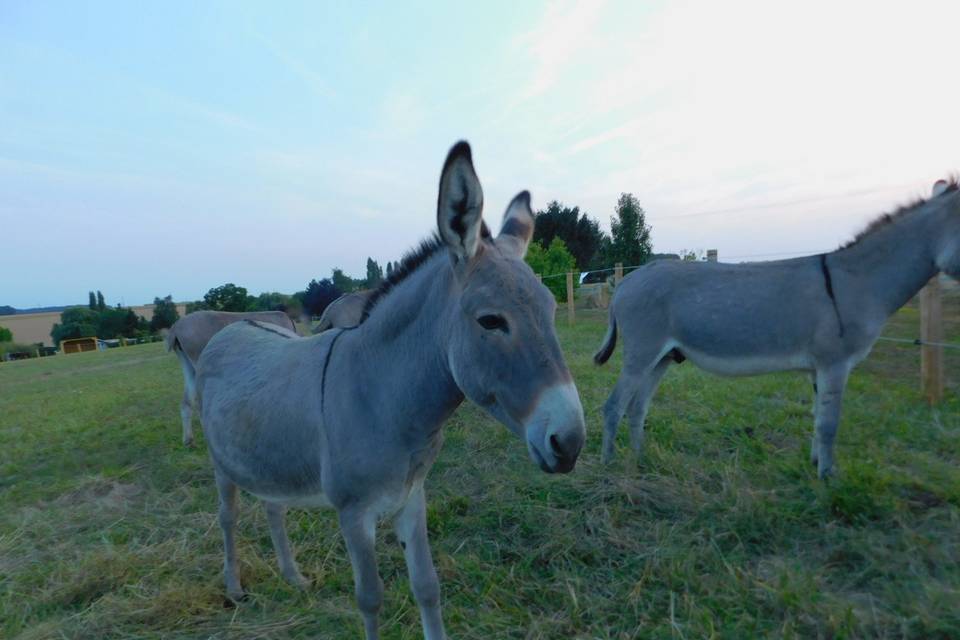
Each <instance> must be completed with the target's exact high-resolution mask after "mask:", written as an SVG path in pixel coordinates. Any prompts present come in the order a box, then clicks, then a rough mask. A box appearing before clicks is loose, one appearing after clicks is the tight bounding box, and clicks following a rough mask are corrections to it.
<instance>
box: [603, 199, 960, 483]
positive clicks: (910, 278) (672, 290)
mask: <svg viewBox="0 0 960 640" xmlns="http://www.w3.org/2000/svg"><path fill="white" fill-rule="evenodd" d="M940 271H943V272H945V273H947V274H948V275H951V276H953V277H958V276H960V193H958V191H957V182H956V181H955V180H954V181H951V182H949V183H948V182H945V181H942V180H941V181H940V182H938V183H937V184H936V185H935V187H934V191H933V197H931V198H930V199H928V200H921V201H919V202H917V203H915V204H912V205H909V206H906V207H903V208H901V209H900V210H899V211H897V212H896V213H894V214H892V215H886V216H883V217H881V218H879V219H878V220H875V221H874V222H873V223H871V224H870V226H869V227H867V229H866V230H865V231H863V232H862V233H861V234H860V235H858V236H857V238H856V239H855V240H853V241H852V242H851V243H849V244H848V245H846V246H844V247H841V248H840V249H838V250H836V251H833V252H831V253H826V254H821V255H816V256H808V257H804V258H796V259H793V260H779V261H776V262H758V263H748V264H718V263H714V262H698V263H691V262H681V261H676V260H671V261H658V262H653V263H651V264H648V265H646V266H644V267H642V268H640V269H638V270H636V271H634V272H633V273H631V274H630V275H628V276H627V277H626V278H624V280H623V282H622V283H621V284H620V286H619V287H617V290H616V292H615V293H614V297H613V302H612V303H611V305H610V325H609V329H608V330H607V335H606V337H605V338H604V341H603V345H602V346H601V348H600V350H599V351H598V352H597V354H596V355H595V356H594V361H595V362H596V363H597V364H603V363H604V362H606V361H607V359H608V358H609V357H610V355H611V354H612V353H613V349H614V347H615V346H616V341H617V332H618V330H619V331H622V332H623V338H624V356H623V370H622V372H621V374H620V378H619V380H617V384H616V386H615V387H614V390H613V392H612V393H611V394H610V397H609V399H608V400H607V402H606V405H605V406H604V432H603V454H602V455H603V460H604V461H609V460H610V459H611V458H612V457H613V453H614V439H615V437H616V433H617V427H618V425H619V422H620V419H621V418H622V417H623V415H624V412H627V413H628V416H629V422H630V439H631V444H632V446H633V448H634V450H635V451H636V452H637V453H639V452H640V450H641V448H642V446H643V429H644V421H645V419H646V415H647V408H648V405H649V403H650V398H651V396H652V395H653V393H654V391H655V390H656V388H657V384H658V383H659V381H660V379H661V377H663V374H664V373H665V372H666V370H667V367H669V366H670V363H671V362H678V363H679V362H683V360H685V359H690V360H691V361H693V362H694V363H695V364H696V365H697V366H699V367H701V368H703V369H706V370H707V371H711V372H713V373H718V374H722V375H754V374H760V373H767V372H772V371H784V370H799V371H808V372H810V373H811V374H812V375H813V378H814V413H815V416H816V417H815V427H814V435H813V443H812V445H811V448H810V457H811V460H812V462H813V463H814V464H816V465H818V474H819V476H820V477H821V478H822V477H824V476H826V475H828V474H830V473H831V472H832V469H833V442H834V438H835V436H836V433H837V426H838V424H839V422H840V403H841V399H842V395H843V390H844V387H845V386H846V383H847V377H848V375H849V374H850V370H851V369H852V368H853V367H854V365H856V364H857V363H858V362H860V361H861V360H863V359H864V358H865V357H866V356H867V354H868V353H869V352H870V349H871V347H872V346H873V343H874V342H875V341H876V339H877V337H878V336H879V335H880V331H881V329H882V328H883V325H884V323H885V322H886V321H887V318H889V317H890V315H892V314H893V313H894V312H895V311H896V310H897V309H899V308H900V307H901V306H903V305H904V304H905V303H906V302H907V301H908V300H910V298H912V297H913V296H914V295H916V293H917V292H918V291H919V290H920V289H921V288H922V287H923V286H924V285H925V284H926V283H927V281H928V280H930V278H932V277H933V276H934V275H935V274H937V273H938V272H940Z"/></svg>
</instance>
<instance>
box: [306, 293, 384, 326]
mask: <svg viewBox="0 0 960 640" xmlns="http://www.w3.org/2000/svg"><path fill="white" fill-rule="evenodd" d="M373 291H374V290H373V289H368V290H366V291H354V292H353V293H345V294H343V295H342V296H340V297H339V298H337V299H336V300H334V301H333V302H331V303H330V304H328V305H327V308H326V309H324V310H323V314H322V315H321V316H320V321H319V322H318V323H317V326H315V327H314V328H313V331H312V333H314V334H317V333H321V332H323V331H326V330H328V329H333V328H334V327H340V328H342V329H350V328H352V327H355V326H357V325H358V324H360V322H361V321H362V320H363V310H364V309H365V308H366V307H367V299H368V298H369V297H370V296H371V295H373Z"/></svg>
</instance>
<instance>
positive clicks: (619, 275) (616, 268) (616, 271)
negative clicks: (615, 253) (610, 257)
mask: <svg viewBox="0 0 960 640" xmlns="http://www.w3.org/2000/svg"><path fill="white" fill-rule="evenodd" d="M621 280H623V263H622V262H618V263H616V264H615V265H613V286H614V287H616V286H617V285H619V284H620V281H621Z"/></svg>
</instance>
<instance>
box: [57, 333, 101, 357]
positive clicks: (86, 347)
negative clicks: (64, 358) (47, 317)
mask: <svg viewBox="0 0 960 640" xmlns="http://www.w3.org/2000/svg"><path fill="white" fill-rule="evenodd" d="M106 349H107V343H106V341H105V340H101V339H100V338H96V337H93V336H91V337H89V338H70V339H68V340H61V341H60V353H62V354H69V353H81V352H83V351H106Z"/></svg>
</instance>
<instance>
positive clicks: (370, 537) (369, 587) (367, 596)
mask: <svg viewBox="0 0 960 640" xmlns="http://www.w3.org/2000/svg"><path fill="white" fill-rule="evenodd" d="M340 529H341V531H342V532H343V539H344V541H345V542H346V543H347V552H348V553H349V554H350V564H351V565H352V566H353V584H354V587H355V592H356V596H357V606H358V607H359V609H360V613H361V615H362V616H363V627H364V630H365V631H366V637H367V640H377V638H379V637H380V632H379V630H378V621H377V617H378V616H379V614H380V607H381V606H383V581H382V580H380V574H379V573H378V571H377V552H376V548H375V546H376V533H377V522H376V517H375V515H374V514H373V513H370V512H367V511H363V510H360V509H350V510H348V511H344V512H341V513H340Z"/></svg>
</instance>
